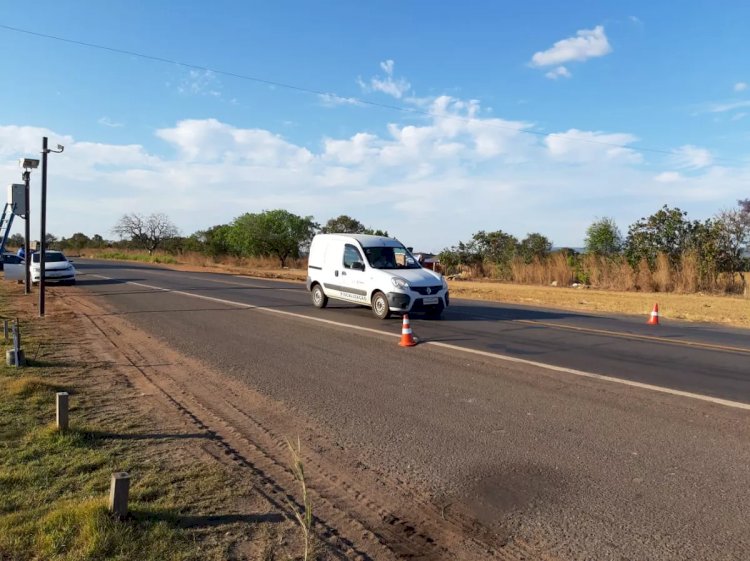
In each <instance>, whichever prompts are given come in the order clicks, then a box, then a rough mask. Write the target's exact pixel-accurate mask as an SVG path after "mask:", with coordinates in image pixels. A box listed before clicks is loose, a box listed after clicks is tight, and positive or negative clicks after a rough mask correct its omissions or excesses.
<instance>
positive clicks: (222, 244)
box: [191, 224, 239, 257]
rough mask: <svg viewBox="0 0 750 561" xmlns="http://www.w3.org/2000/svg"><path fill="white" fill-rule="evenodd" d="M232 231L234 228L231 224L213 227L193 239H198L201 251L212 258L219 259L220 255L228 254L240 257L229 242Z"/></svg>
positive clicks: (196, 234) (194, 235) (201, 231)
mask: <svg viewBox="0 0 750 561" xmlns="http://www.w3.org/2000/svg"><path fill="white" fill-rule="evenodd" d="M231 230H232V226H231V225H230V224H219V225H217V226H211V227H210V228H209V229H208V230H200V231H198V232H196V233H195V234H193V235H192V236H191V237H194V238H195V239H196V241H197V242H198V244H199V245H200V246H201V251H203V252H204V253H207V254H208V255H210V256H211V257H218V256H219V255H226V254H228V253H234V254H235V255H239V253H238V252H237V251H233V247H232V245H231V244H230V241H229V234H230V232H231Z"/></svg>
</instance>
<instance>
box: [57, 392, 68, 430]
mask: <svg viewBox="0 0 750 561" xmlns="http://www.w3.org/2000/svg"><path fill="white" fill-rule="evenodd" d="M56 401H57V429H58V430H60V431H66V430H68V392H57V399H56Z"/></svg>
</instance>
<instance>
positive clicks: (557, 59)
mask: <svg viewBox="0 0 750 561" xmlns="http://www.w3.org/2000/svg"><path fill="white" fill-rule="evenodd" d="M611 52H612V47H611V46H610V45H609V41H608V40H607V36H606V34H605V33H604V27H603V26H601V25H597V26H596V27H595V28H594V29H581V30H579V31H578V32H577V33H576V35H575V37H568V38H567V39H562V40H560V41H558V42H557V43H555V44H554V45H553V46H552V47H550V48H549V49H547V50H546V51H539V52H537V53H534V56H532V57H531V65H532V66H535V67H543V66H553V65H559V64H564V63H567V62H571V61H579V62H582V61H584V60H588V59H590V58H594V57H600V56H604V55H606V54H608V53H611Z"/></svg>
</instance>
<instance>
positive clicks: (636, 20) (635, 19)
mask: <svg viewBox="0 0 750 561" xmlns="http://www.w3.org/2000/svg"><path fill="white" fill-rule="evenodd" d="M628 19H629V20H630V22H631V23H634V24H635V25H637V26H638V27H643V20H642V19H640V18H639V17H638V16H628Z"/></svg>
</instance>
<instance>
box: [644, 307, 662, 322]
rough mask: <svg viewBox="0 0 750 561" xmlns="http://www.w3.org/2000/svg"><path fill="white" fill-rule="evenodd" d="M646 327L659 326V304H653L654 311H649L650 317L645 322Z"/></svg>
mask: <svg viewBox="0 0 750 561" xmlns="http://www.w3.org/2000/svg"><path fill="white" fill-rule="evenodd" d="M646 323H647V324H648V325H659V304H654V309H653V310H652V311H651V317H650V318H648V321H647V322H646Z"/></svg>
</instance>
